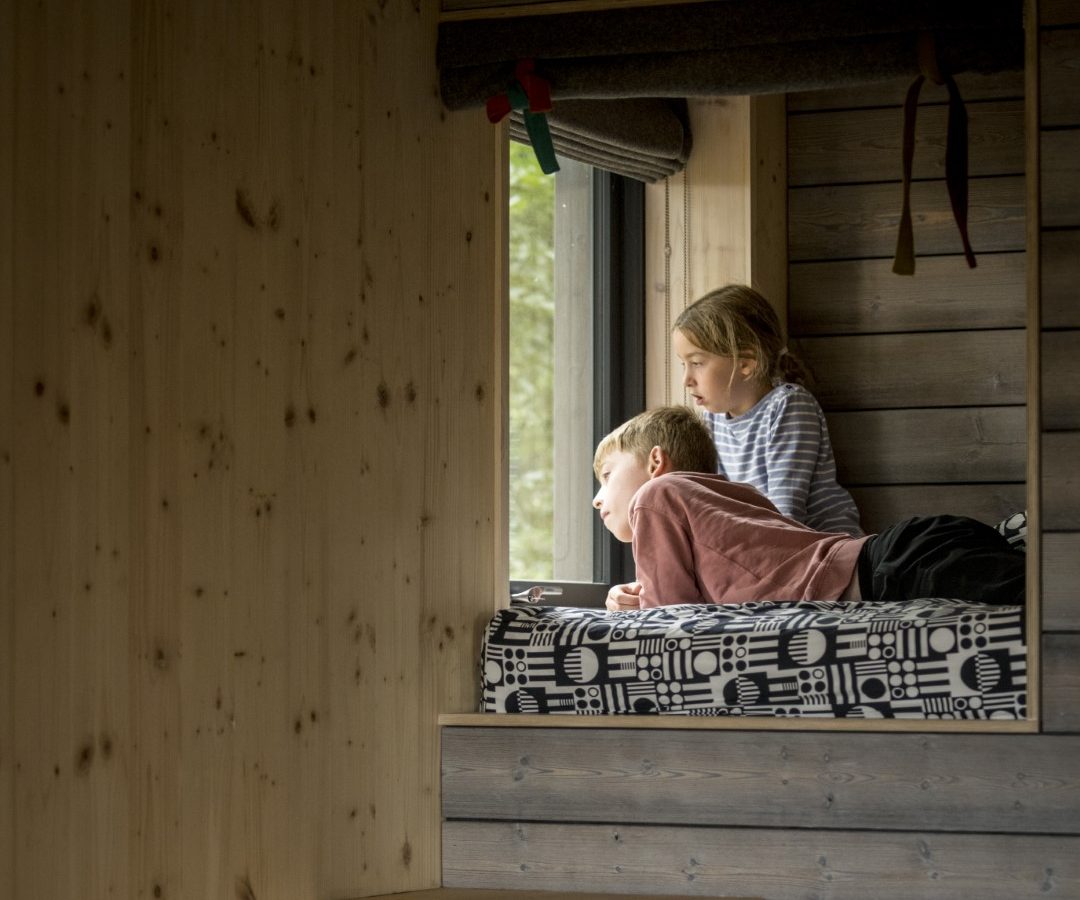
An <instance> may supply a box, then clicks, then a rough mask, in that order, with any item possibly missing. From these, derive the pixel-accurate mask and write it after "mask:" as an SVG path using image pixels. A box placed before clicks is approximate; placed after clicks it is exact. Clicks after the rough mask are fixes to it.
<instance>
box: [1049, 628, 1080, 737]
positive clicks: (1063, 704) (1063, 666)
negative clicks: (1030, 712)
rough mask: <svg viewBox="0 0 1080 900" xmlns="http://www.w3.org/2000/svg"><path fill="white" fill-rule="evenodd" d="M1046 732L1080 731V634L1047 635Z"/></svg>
mask: <svg viewBox="0 0 1080 900" xmlns="http://www.w3.org/2000/svg"><path fill="white" fill-rule="evenodd" d="M1042 658H1043V671H1042V676H1043V680H1042V684H1043V708H1042V729H1043V731H1057V732H1070V733H1075V732H1080V634H1044V635H1043V642H1042Z"/></svg>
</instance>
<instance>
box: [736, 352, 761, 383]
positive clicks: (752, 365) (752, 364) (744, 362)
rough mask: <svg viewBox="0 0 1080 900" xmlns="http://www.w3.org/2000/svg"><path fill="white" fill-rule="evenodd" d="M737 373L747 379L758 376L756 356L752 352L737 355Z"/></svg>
mask: <svg viewBox="0 0 1080 900" xmlns="http://www.w3.org/2000/svg"><path fill="white" fill-rule="evenodd" d="M739 374H740V375H741V376H742V377H743V378H744V379H747V380H751V379H754V378H757V376H758V361H757V357H756V356H754V355H752V354H745V355H743V356H740V357H739Z"/></svg>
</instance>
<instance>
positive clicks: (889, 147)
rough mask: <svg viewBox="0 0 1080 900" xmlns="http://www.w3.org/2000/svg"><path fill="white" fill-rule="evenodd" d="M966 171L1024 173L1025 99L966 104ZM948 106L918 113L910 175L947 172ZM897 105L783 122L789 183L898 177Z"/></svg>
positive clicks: (938, 175)
mask: <svg viewBox="0 0 1080 900" xmlns="http://www.w3.org/2000/svg"><path fill="white" fill-rule="evenodd" d="M968 113H969V123H968V134H969V141H970V143H969V146H970V153H969V160H970V165H969V175H971V176H973V177H974V176H979V175H1022V174H1023V172H1024V103H1023V100H1005V101H1000V102H996V103H980V104H974V105H972V106H970V107H969V108H968ZM947 119H948V107H946V106H930V107H927V108H926V109H923V110H920V112H919V114H918V116H917V118H916V145H915V154H914V157H913V159H912V172H913V175H914V177H915V178H944V177H945V132H946V121H947ZM903 130H904V117H903V111H902V110H901V109H900V108H899V107H894V108H888V109H860V110H843V111H838V112H823V113H819V114H817V115H813V116H792V117H791V118H790V120H789V121H788V184H789V185H807V184H844V183H851V182H859V181H899V180H900V179H901V178H902V177H903V168H902V165H901V158H902V156H901V143H902V136H903Z"/></svg>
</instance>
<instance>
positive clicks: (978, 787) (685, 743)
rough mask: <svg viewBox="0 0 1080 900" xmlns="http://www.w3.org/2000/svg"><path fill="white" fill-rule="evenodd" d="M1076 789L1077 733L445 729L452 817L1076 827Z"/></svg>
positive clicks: (1079, 768)
mask: <svg viewBox="0 0 1080 900" xmlns="http://www.w3.org/2000/svg"><path fill="white" fill-rule="evenodd" d="M1077 658H1078V659H1080V655H1078V656H1077ZM1078 791H1080V737H1071V736H1059V737H1048V736H1045V735H992V734H979V735H962V734H939V735H930V734H908V733H900V732H897V733H892V734H868V733H847V734H838V733H828V732H816V733H807V732H783V733H777V732H768V733H766V732H752V731H738V732H736V731H731V732H724V733H723V734H722V735H721V734H718V733H714V732H705V731H670V730H653V729H649V730H632V729H626V730H610V731H606V730H605V731H599V730H593V731H588V730H580V731H579V730H568V729H557V728H550V729H547V728H545V729H537V728H444V729H443V815H444V817H445V818H448V819H511V820H515V819H538V820H553V821H561V822H624V823H650V824H684V823H687V822H692V823H694V824H698V825H738V826H754V827H780V828H792V827H799V828H804V827H805V828H868V829H911V830H917V829H923V828H926V829H932V830H936V831H975V830H985V831H1013V832H1041V833H1053V834H1067V833H1077V832H1080V804H1077V803H1076V802H1075V794H1076V793H1077V792H1078Z"/></svg>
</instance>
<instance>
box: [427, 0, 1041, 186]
mask: <svg viewBox="0 0 1080 900" xmlns="http://www.w3.org/2000/svg"><path fill="white" fill-rule="evenodd" d="M927 30H930V31H932V32H933V34H934V37H935V43H936V47H937V53H938V59H939V61H940V64H941V66H942V68H943V69H945V70H947V71H949V72H951V73H953V74H957V73H961V72H996V71H1002V70H1006V69H1013V68H1019V67H1022V65H1023V53H1024V49H1023V44H1024V40H1023V23H1022V3H1021V0H951V2H941V0H908V2H907V3H904V4H881V3H867V2H865V0H714V2H701V3H686V4H665V5H660V6H648V7H631V8H627V7H621V8H613V9H608V10H599V11H596V10H593V11H582V12H576V13H555V14H550V15H523V16H517V17H510V18H491V19H470V20H463V21H444V22H443V23H442V24H440V26H439V44H438V51H437V59H438V65H439V69H440V90H441V93H442V98H443V102H444V103H445V104H446V106H447V107H448V108H449V109H464V108H468V107H472V106H479V105H482V104H484V103H485V102H486V100H487V99H488V98H489V97H491V96H492V95H494V94H497V93H499V92H501V91H505V90H506V87H507V83H508V82H509V81H510V80H511V79H512V78H513V72H514V68H515V66H516V65H517V63H518V61H519V60H522V59H532V60H535V66H536V71H537V72H538V73H539V74H540V75H542V76H543V78H545V79H546V80H547V81H548V83H549V84H550V88H551V97H552V100H553V108H552V111H551V112H550V113H549V114H548V115H549V125H550V128H551V133H552V140H553V143H554V146H555V149H556V152H557V153H561V154H562V155H564V156H568V157H573V158H575V159H580V160H582V161H585V162H590V163H592V164H594V165H599V166H601V167H604V168H608V169H610V170H611V171H615V172H621V173H622V174H627V175H630V176H632V177H635V178H641V179H643V180H655V179H656V178H660V177H664V176H665V175H670V174H673V173H674V172H677V171H679V170H680V169H681V168H683V166H685V164H686V159H687V156H688V152H689V147H690V133H689V126H688V124H687V121H686V115H685V107H684V106H683V107H680V106H672V105H671V104H669V103H667V102H665V101H670V100H679V101H682V100H685V98H687V97H692V96H721V95H733V94H764V93H782V92H787V91H798V90H813V89H819V88H826V87H840V86H844V85H854V84H865V83H868V82H874V81H885V80H890V79H893V78H897V77H902V76H911V77H914V76H915V75H916V74H918V71H919V63H918V54H917V45H918V40H919V37H918V36H919V34H920V33H924V32H926V31H927ZM629 99H634V100H638V101H647V102H643V103H642V104H641V105H640V106H630V105H627V104H626V101H628V100H629ZM570 101H580V102H582V103H584V102H585V101H593V103H592V105H590V106H581V107H579V108H578V110H576V111H575V110H565V111H564V107H565V106H566V105H567V104H568V103H569V102H570ZM608 103H619V104H621V106H620V107H619V108H612V109H611V110H610V111H609V112H604V109H605V105H606V104H608ZM680 127H681V128H682V134H679V133H678V128H680ZM511 133H512V135H514V136H515V137H516V136H517V135H519V134H520V133H521V128H520V122H519V123H518V125H517V126H515V125H513V124H512V125H511ZM646 134H647V135H649V136H648V137H640V138H639V135H646Z"/></svg>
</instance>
